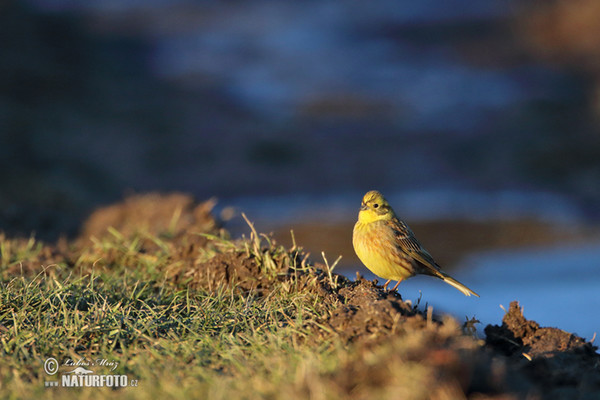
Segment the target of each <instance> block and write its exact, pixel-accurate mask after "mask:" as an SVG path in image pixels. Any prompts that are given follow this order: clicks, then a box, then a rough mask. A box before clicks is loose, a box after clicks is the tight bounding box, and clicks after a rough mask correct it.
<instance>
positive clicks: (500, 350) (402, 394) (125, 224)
mask: <svg viewBox="0 0 600 400" xmlns="http://www.w3.org/2000/svg"><path fill="white" fill-rule="evenodd" d="M213 206H214V202H212V201H208V202H201V203H198V202H196V201H195V200H194V199H193V198H192V197H190V196H187V195H185V194H170V195H161V194H149V195H136V196H132V197H130V198H127V199H126V200H124V201H123V202H122V203H119V204H115V205H112V206H109V207H105V208H102V209H99V210H97V211H96V212H94V213H93V214H92V215H91V216H90V217H89V219H88V220H87V222H86V223H85V224H84V225H83V227H82V229H81V234H80V236H79V237H78V238H77V239H76V240H73V241H67V240H61V241H59V242H58V243H56V244H46V243H41V242H38V241H36V240H35V239H34V238H30V239H13V238H7V237H1V238H0V239H1V240H0V251H1V256H2V258H1V263H0V344H1V348H0V352H1V353H2V359H3V363H2V364H0V384H1V386H0V391H1V392H2V393H3V397H8V398H32V397H40V396H45V397H50V398H54V397H60V398H63V397H66V398H75V397H77V398H78V399H81V398H86V397H88V398H92V397H93V398H98V397H105V398H106V397H114V396H115V395H118V396H119V397H125V398H147V397H163V396H168V397H173V398H183V397H190V396H193V397H200V398H231V397H234V398H238V397H240V396H241V397H244V398H290V399H299V398H315V399H320V398H358V399H362V398H364V399H367V398H369V399H370V398H387V397H392V396H393V397H395V398H414V399H429V398H431V399H461V398H469V399H492V398H493V399H520V398H528V399H537V398H551V399H552V398H556V399H560V398H581V399H584V398H590V399H591V398H597V396H600V355H598V353H597V352H596V350H597V348H596V347H595V346H593V344H592V343H589V342H586V341H585V340H584V339H582V338H579V337H577V336H575V335H573V334H570V333H567V332H564V331H562V330H560V329H557V328H544V327H540V326H539V325H538V324H537V323H536V322H535V321H530V320H527V319H526V318H525V316H523V314H522V310H521V308H520V307H519V305H518V304H517V303H516V302H513V303H511V305H510V308H509V309H508V311H507V313H506V314H505V316H504V318H503V320H502V322H501V323H500V324H499V325H489V326H487V327H485V330H484V331H485V338H481V337H478V336H477V335H476V333H475V329H474V326H475V324H476V323H477V321H476V320H474V319H473V320H470V321H465V322H458V321H457V320H456V319H454V318H453V317H451V316H447V315H436V314H433V313H432V312H431V308H429V307H427V308H426V307H424V306H423V305H422V304H425V303H426V299H422V301H421V302H420V303H422V304H411V303H409V302H406V301H404V300H403V299H402V297H401V294H399V293H389V292H386V291H384V290H383V289H382V287H381V286H380V285H378V284H377V283H375V282H371V281H367V280H365V279H364V278H362V277H360V276H357V277H356V279H355V280H349V279H347V278H345V277H343V276H340V275H337V274H335V273H333V272H332V271H331V266H330V265H326V264H320V263H312V262H311V261H310V259H309V258H308V257H307V255H306V254H305V253H304V252H303V250H302V248H301V247H300V246H299V245H300V244H296V243H294V244H293V245H292V246H291V247H284V246H281V245H278V244H277V243H275V242H274V240H273V239H272V238H271V237H270V236H268V235H264V234H259V233H258V232H256V231H255V229H254V227H253V225H252V223H251V222H250V221H248V223H249V228H248V230H249V235H248V237H245V238H241V239H231V238H229V237H228V233H227V232H226V231H224V230H223V229H222V228H221V227H220V224H219V221H218V220H216V219H215V218H214V217H213V215H212V213H211V210H212V207H213ZM583 317H585V316H582V318H583ZM50 357H53V358H56V359H57V360H59V364H60V366H59V372H58V375H49V374H47V373H45V371H44V362H45V360H47V359H49V358H50ZM68 360H71V361H77V360H82V362H88V365H87V366H85V365H84V366H85V367H86V368H88V369H90V370H94V373H96V374H108V373H114V374H119V375H126V376H128V379H129V384H128V386H129V387H126V388H118V389H108V388H96V387H94V388H79V389H77V388H62V387H59V388H55V387H46V386H45V384H46V382H47V381H48V380H52V379H54V377H56V376H61V375H65V374H67V373H68V372H69V371H71V370H72V369H73V368H72V367H70V366H69V362H68ZM93 360H96V361H93ZM98 360H107V361H106V362H112V363H113V365H116V367H115V370H114V371H112V370H110V371H109V369H108V368H107V367H105V366H104V365H101V364H99V363H98ZM90 363H91V364H92V365H89V364H90ZM133 383H135V385H134V384H133Z"/></svg>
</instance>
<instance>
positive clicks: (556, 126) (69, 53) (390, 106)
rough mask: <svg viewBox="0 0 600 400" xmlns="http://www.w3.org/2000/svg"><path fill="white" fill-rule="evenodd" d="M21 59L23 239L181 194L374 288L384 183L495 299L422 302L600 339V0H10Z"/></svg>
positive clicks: (9, 86) (3, 93)
mask: <svg viewBox="0 0 600 400" xmlns="http://www.w3.org/2000/svg"><path fill="white" fill-rule="evenodd" d="M0 70H1V71H2V73H1V74H0V179H1V181H2V188H1V191H0V230H3V231H5V232H7V233H9V234H11V235H29V234H30V233H31V232H32V231H33V232H35V234H36V236H38V237H40V238H42V239H45V240H50V241H51V240H55V239H56V238H58V237H59V236H60V235H61V234H66V235H70V236H73V235H76V233H77V229H78V227H79V224H80V222H81V220H82V219H83V218H85V216H86V215H87V214H88V213H89V212H90V211H91V210H92V209H93V208H94V207H96V206H98V205H102V204H106V203H109V202H113V201H117V200H119V199H121V198H122V197H123V196H124V195H126V194H128V193H132V192H145V191H173V190H175V191H183V192H189V193H192V194H194V195H196V196H197V197H198V198H199V199H204V198H208V197H211V196H216V197H218V198H219V208H218V209H217V211H220V210H229V208H228V207H234V209H235V210H237V211H238V212H239V211H244V212H245V213H246V214H247V215H248V216H249V218H250V219H251V220H253V221H255V222H256V225H257V228H258V229H259V230H261V231H273V232H274V234H275V236H276V237H277V238H278V240H280V241H281V242H283V243H287V244H289V243H291V235H290V230H291V229H293V230H294V235H295V238H296V241H297V242H298V243H299V244H301V245H303V246H304V247H305V248H307V249H308V250H309V251H310V252H311V254H312V258H313V259H314V260H315V261H320V259H321V256H320V253H321V251H325V253H326V254H327V257H328V260H329V262H330V263H332V262H333V260H335V258H336V257H337V256H338V255H342V256H343V258H342V260H341V261H340V263H339V264H338V266H337V267H336V268H337V270H338V271H340V272H342V273H344V274H346V275H348V276H351V277H353V276H355V272H356V271H359V272H361V273H362V274H364V275H365V276H367V277H369V278H371V277H372V275H369V274H368V271H366V270H365V269H364V268H363V267H362V266H361V265H360V263H359V262H358V260H357V259H356V257H355V256H354V253H353V251H352V248H351V231H352V226H353V223H354V221H355V219H356V213H357V211H358V205H359V203H360V199H361V197H362V195H363V194H364V192H366V191H367V190H370V189H379V190H381V191H382V192H383V193H384V194H385V195H386V196H387V197H388V199H389V200H390V202H391V203H392V205H393V206H394V208H395V209H396V211H397V212H398V214H399V215H400V216H401V217H402V218H404V219H405V220H406V221H407V222H408V223H409V224H410V225H411V227H412V228H413V230H414V231H415V232H416V234H417V236H418V237H419V239H420V240H421V242H423V243H424V245H425V246H426V247H427V248H428V249H429V250H430V252H431V253H432V254H433V255H434V256H435V257H436V259H437V260H438V262H439V263H440V264H442V265H444V266H445V267H446V269H448V270H450V271H452V273H453V275H455V276H456V277H457V278H458V279H459V280H461V281H463V282H464V283H466V284H467V285H468V286H470V287H472V288H473V289H475V290H476V291H477V292H479V293H480V294H481V296H482V297H481V299H472V298H468V299H467V298H463V297H464V296H462V295H461V294H460V293H458V292H456V290H454V289H453V288H451V287H449V286H447V287H446V285H444V284H443V283H441V282H438V281H436V280H433V279H430V278H421V277H417V278H414V279H412V280H409V281H407V282H404V283H402V285H401V286H400V289H401V293H402V294H403V296H404V298H407V299H411V300H413V301H415V300H416V299H417V298H418V297H419V290H420V291H421V292H422V295H423V299H422V302H427V303H429V304H431V305H433V306H434V310H436V311H448V312H452V313H454V314H456V315H457V316H458V317H460V318H462V316H463V315H466V316H468V317H469V318H470V317H472V316H476V317H477V318H478V319H479V320H481V321H482V322H483V323H492V322H493V323H498V322H499V320H500V318H501V315H502V313H503V311H502V310H501V308H500V305H501V304H502V305H503V306H505V307H508V303H509V302H510V301H511V300H519V301H520V302H521V305H523V306H524V308H525V315H526V317H528V318H533V319H536V320H537V321H538V322H540V323H541V324H542V325H547V326H558V327H561V328H563V329H566V330H571V331H575V332H578V333H579V334H581V335H583V336H585V337H587V338H588V339H590V338H591V337H592V336H593V334H594V332H597V331H598V330H599V329H600V321H599V320H598V318H597V315H596V314H597V312H596V310H597V309H598V295H597V294H596V293H597V291H598V289H600V246H599V244H600V233H599V232H600V230H599V229H598V222H599V221H600V207H599V206H598V204H599V200H600V129H599V124H600V90H599V88H600V85H599V82H600V3H598V2H596V1H595V0H576V1H572V2H542V1H536V0H529V1H525V0H523V1H500V0H481V1H478V2H471V1H466V0H452V1H447V0H427V1H420V2H408V1H391V0H374V1H369V2H347V1H340V0H324V1H286V2H279V1H263V0H246V1H234V0H231V1H221V2H220V1H209V0H205V1H200V0H177V1H166V0H144V1H140V0H118V1H117V0H96V1H87V2H79V1H73V0H20V1H19V0H4V1H3V2H2V3H0ZM225 226H226V227H227V228H228V229H230V230H231V231H232V232H233V234H234V235H239V234H242V233H244V232H245V233H247V232H248V229H247V227H246V226H244V223H243V221H242V220H241V218H240V217H239V215H238V216H237V217H235V218H233V219H231V220H229V221H226V222H225Z"/></svg>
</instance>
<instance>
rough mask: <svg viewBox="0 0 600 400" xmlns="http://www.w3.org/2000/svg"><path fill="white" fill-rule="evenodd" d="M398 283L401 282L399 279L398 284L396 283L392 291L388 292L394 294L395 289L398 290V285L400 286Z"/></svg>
mask: <svg viewBox="0 0 600 400" xmlns="http://www.w3.org/2000/svg"><path fill="white" fill-rule="evenodd" d="M400 282H402V279H400V280H399V281H398V282H396V284H395V285H394V287H393V288H392V290H390V291H391V292H395V291H396V289H398V285H400Z"/></svg>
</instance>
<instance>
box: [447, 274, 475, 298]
mask: <svg viewBox="0 0 600 400" xmlns="http://www.w3.org/2000/svg"><path fill="white" fill-rule="evenodd" d="M440 272H441V271H440ZM440 278H442V279H443V280H444V282H446V283H447V284H448V285H452V286H454V287H455V288H457V289H458V290H460V291H461V292H463V293H464V295H465V296H470V295H473V296H477V297H479V295H478V294H477V293H475V292H474V291H472V290H471V289H469V288H468V287H466V286H465V285H463V284H462V283H460V282H459V281H457V280H456V279H454V278H453V277H451V276H450V275H448V274H446V273H444V272H441V276H440Z"/></svg>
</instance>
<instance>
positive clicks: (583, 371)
mask: <svg viewBox="0 0 600 400" xmlns="http://www.w3.org/2000/svg"><path fill="white" fill-rule="evenodd" d="M485 334H486V343H487V345H488V346H489V347H490V348H492V349H493V350H494V351H496V352H499V353H502V354H505V355H506V356H508V357H510V361H511V364H512V366H513V367H514V368H516V369H517V370H521V371H523V372H524V373H525V374H526V375H527V376H528V377H529V378H530V379H531V380H532V381H534V382H535V383H536V384H537V386H538V387H539V388H540V389H541V390H542V392H543V393H544V394H545V395H548V396H549V397H551V398H555V397H556V398H581V396H582V395H583V394H585V395H590V393H595V394H600V373H599V371H600V370H599V366H600V355H599V354H598V353H596V350H597V347H596V346H593V345H592V344H591V343H590V342H586V341H585V339H583V338H581V337H579V336H576V335H574V334H572V333H568V332H565V331H563V330H561V329H558V328H544V327H540V326H539V324H538V323H537V322H535V321H530V320H527V319H526V318H525V317H524V316H523V311H522V309H521V307H519V303H518V302H516V301H513V302H512V303H510V308H509V310H508V313H506V315H505V316H504V318H503V319H502V325H501V326H498V325H488V326H487V327H486V328H485ZM590 398H592V397H590Z"/></svg>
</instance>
